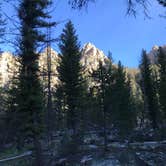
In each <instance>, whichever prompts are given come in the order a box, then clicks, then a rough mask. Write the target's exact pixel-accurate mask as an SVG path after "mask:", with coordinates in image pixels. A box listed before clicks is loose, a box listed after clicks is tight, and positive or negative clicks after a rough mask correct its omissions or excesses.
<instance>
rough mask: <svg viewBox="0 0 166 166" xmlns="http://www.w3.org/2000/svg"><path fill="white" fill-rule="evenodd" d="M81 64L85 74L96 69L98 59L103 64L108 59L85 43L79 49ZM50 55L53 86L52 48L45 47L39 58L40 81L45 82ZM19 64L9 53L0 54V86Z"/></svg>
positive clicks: (54, 63)
mask: <svg viewBox="0 0 166 166" xmlns="http://www.w3.org/2000/svg"><path fill="white" fill-rule="evenodd" d="M81 52H82V56H81V64H82V66H83V68H84V70H85V72H86V73H87V74H91V73H92V72H93V71H94V70H96V69H97V67H98V65H99V61H101V62H102V63H103V64H104V65H107V64H108V63H109V59H108V58H107V57H106V56H105V55H104V53H103V52H102V51H101V50H99V49H98V48H96V47H95V46H94V45H93V44H91V43H87V44H85V45H84V47H83V48H82V50H81ZM47 55H51V56H50V57H51V58H50V59H51V75H52V77H51V84H52V87H55V86H56V85H57V84H58V78H57V75H58V72H57V66H58V61H59V57H58V53H57V52H56V51H54V50H53V49H52V48H46V49H45V50H44V51H43V52H42V53H41V54H40V58H39V67H40V73H41V74H40V76H41V81H42V82H43V83H44V84H46V80H47V71H48V56H47ZM18 67H19V64H18V62H17V57H16V56H14V55H12V54H11V53H8V52H4V53H2V54H1V55H0V86H4V85H5V84H7V83H8V82H9V81H10V79H11V78H12V77H13V75H14V74H16V73H17V71H18Z"/></svg>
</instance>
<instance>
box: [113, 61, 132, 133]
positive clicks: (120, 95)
mask: <svg viewBox="0 0 166 166" xmlns="http://www.w3.org/2000/svg"><path fill="white" fill-rule="evenodd" d="M114 77H115V79H114V84H113V85H112V96H111V101H112V105H111V110H112V114H111V116H112V122H113V124H114V126H115V128H117V129H118V131H119V134H120V135H121V136H125V135H127V134H129V133H130V132H131V130H132V129H133V127H134V124H133V115H134V114H133V112H132V111H133V110H131V98H130V86H129V83H128V82H127V80H126V72H125V71H124V68H123V66H122V64H121V62H120V61H119V63H118V68H117V69H116V72H115V75H114Z"/></svg>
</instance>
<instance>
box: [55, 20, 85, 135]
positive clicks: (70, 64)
mask: <svg viewBox="0 0 166 166" xmlns="http://www.w3.org/2000/svg"><path fill="white" fill-rule="evenodd" d="M60 40H61V41H60V43H59V48H60V51H61V56H60V58H61V60H60V64H59V67H58V72H59V80H60V81H61V86H62V89H63V93H64V104H65V109H66V110H65V111H66V114H67V126H68V128H69V129H71V130H72V131H73V135H74V137H76V136H75V135H76V134H78V130H79V129H78V126H80V125H81V117H80V115H81V114H82V111H83V105H82V99H83V98H82V97H83V96H82V94H83V93H84V92H83V91H84V90H83V89H84V88H83V77H82V67H81V64H80V58H81V53H80V43H79V42H78V37H77V35H76V31H75V29H74V26H73V24H72V22H71V21H69V22H68V23H67V24H66V25H65V28H64V29H63V33H62V35H61V36H60Z"/></svg>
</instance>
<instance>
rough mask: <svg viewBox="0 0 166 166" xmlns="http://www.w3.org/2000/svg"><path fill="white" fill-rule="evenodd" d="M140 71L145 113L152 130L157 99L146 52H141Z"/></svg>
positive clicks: (156, 110) (155, 123)
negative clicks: (147, 115)
mask: <svg viewBox="0 0 166 166" xmlns="http://www.w3.org/2000/svg"><path fill="white" fill-rule="evenodd" d="M140 71H141V77H142V78H141V87H142V91H143V95H144V103H145V108H144V109H145V111H147V112H148V114H149V118H150V121H151V125H152V127H153V129H155V128H157V126H158V125H157V116H158V108H159V107H158V102H157V101H158V99H157V94H156V90H155V86H154V85H155V83H154V82H153V78H152V68H151V64H150V61H149V59H148V57H147V54H146V51H145V50H143V51H142V59H141V64H140Z"/></svg>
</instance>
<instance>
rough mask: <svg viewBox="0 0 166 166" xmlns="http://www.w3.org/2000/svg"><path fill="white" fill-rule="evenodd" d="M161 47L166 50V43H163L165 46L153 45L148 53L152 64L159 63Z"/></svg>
mask: <svg viewBox="0 0 166 166" xmlns="http://www.w3.org/2000/svg"><path fill="white" fill-rule="evenodd" d="M159 47H162V49H163V50H164V51H165V52H166V45H163V46H157V45H155V46H153V47H152V49H151V51H150V52H149V53H148V57H149V59H150V62H151V63H152V64H155V63H157V55H158V53H159Z"/></svg>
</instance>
